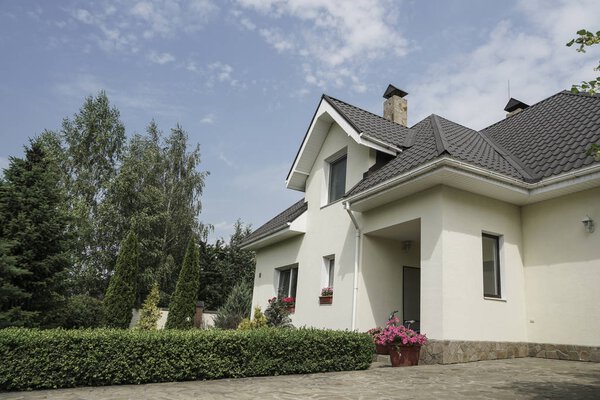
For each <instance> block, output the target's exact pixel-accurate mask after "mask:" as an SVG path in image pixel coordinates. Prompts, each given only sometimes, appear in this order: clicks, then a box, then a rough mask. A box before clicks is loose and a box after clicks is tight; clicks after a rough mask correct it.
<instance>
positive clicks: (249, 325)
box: [238, 306, 267, 330]
mask: <svg viewBox="0 0 600 400" xmlns="http://www.w3.org/2000/svg"><path fill="white" fill-rule="evenodd" d="M266 326H267V317H265V314H263V313H262V311H261V310H260V307H258V306H256V307H254V317H252V320H250V318H244V319H243V320H242V322H240V324H239V325H238V329H241V330H247V329H260V328H264V327H266Z"/></svg>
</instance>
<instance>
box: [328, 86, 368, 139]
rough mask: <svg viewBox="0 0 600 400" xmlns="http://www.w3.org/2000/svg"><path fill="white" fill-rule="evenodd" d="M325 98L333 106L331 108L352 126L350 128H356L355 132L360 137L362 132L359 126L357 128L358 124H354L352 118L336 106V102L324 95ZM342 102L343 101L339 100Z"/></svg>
mask: <svg viewBox="0 0 600 400" xmlns="http://www.w3.org/2000/svg"><path fill="white" fill-rule="evenodd" d="M323 98H324V99H325V100H327V102H328V103H329V104H330V105H331V107H333V109H334V110H335V111H337V112H338V114H340V115H341V116H342V118H344V120H345V121H346V122H347V123H349V124H350V126H352V128H354V130H355V131H356V132H357V133H358V134H359V135H360V134H361V133H362V132H361V130H360V129H359V128H358V126H356V124H355V123H354V122H352V120H351V119H350V118H348V116H347V115H346V114H345V113H344V112H343V111H342V110H341V109H340V108H339V107H338V106H337V104H335V101H333V100H332V98H331V97H329V96H328V95H326V94H323ZM338 101H341V100H338Z"/></svg>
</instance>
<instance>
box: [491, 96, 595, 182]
mask: <svg viewBox="0 0 600 400" xmlns="http://www.w3.org/2000/svg"><path fill="white" fill-rule="evenodd" d="M481 133H482V134H483V135H485V136H487V137H489V138H491V139H492V140H493V141H494V142H496V143H497V144H498V145H499V146H501V147H503V148H504V149H506V150H508V151H509V152H510V153H512V154H513V155H514V157H516V158H517V159H519V160H521V162H522V163H523V164H524V165H525V166H527V168H529V169H530V170H531V171H532V174H533V175H534V178H535V179H536V180H540V179H543V178H547V177H549V176H552V175H557V174H560V173H563V172H567V171H571V170H573V169H577V168H581V167H585V166H587V165H590V164H592V163H593V162H594V158H593V157H592V156H588V155H587V154H586V150H587V149H588V148H589V147H590V144H592V143H598V142H600V96H598V95H595V96H589V95H585V94H573V93H571V92H567V91H564V92H560V93H557V94H555V95H554V96H551V97H549V98H547V99H545V100H542V101H541V102H539V103H537V104H534V105H533V106H530V107H528V108H527V109H525V110H523V111H521V112H520V113H518V114H515V115H513V116H511V117H508V118H506V119H504V120H502V121H500V122H498V123H496V124H494V125H491V126H490V127H488V128H485V129H484V130H482V131H481Z"/></svg>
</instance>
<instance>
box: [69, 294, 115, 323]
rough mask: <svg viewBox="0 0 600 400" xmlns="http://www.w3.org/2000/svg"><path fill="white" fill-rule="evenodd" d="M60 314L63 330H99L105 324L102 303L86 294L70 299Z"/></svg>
mask: <svg viewBox="0 0 600 400" xmlns="http://www.w3.org/2000/svg"><path fill="white" fill-rule="evenodd" d="M60 313H62V314H63V317H62V318H63V322H61V326H62V327H63V328H71V329H72V328H99V327H101V326H102V324H103V323H104V307H102V301H101V300H99V299H97V298H95V297H91V296H87V295H85V294H78V295H74V296H71V297H69V298H68V299H67V301H66V304H65V306H64V308H61V309H60Z"/></svg>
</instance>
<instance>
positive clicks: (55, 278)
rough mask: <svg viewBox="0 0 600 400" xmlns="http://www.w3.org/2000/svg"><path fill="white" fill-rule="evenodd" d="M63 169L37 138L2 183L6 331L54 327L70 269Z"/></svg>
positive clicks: (0, 314)
mask: <svg viewBox="0 0 600 400" xmlns="http://www.w3.org/2000/svg"><path fill="white" fill-rule="evenodd" d="M64 204H65V201H64V195H63V191H62V187H61V184H60V175H59V174H58V165H57V164H56V163H55V162H53V160H52V159H51V157H48V156H47V154H46V151H45V149H44V146H43V143H42V141H41V140H40V139H39V138H37V139H33V140H32V141H31V142H30V145H29V146H28V147H26V148H25V158H24V159H20V158H16V157H12V158H11V159H10V165H9V167H8V168H7V169H6V170H5V172H4V178H2V179H0V327H2V326H34V327H35V326H41V327H51V326H53V325H55V324H54V322H53V320H52V318H53V317H54V315H53V314H52V311H53V310H54V309H55V308H56V305H57V304H58V303H59V302H60V301H61V300H62V282H63V281H64V276H63V275H64V271H65V269H66V268H67V266H68V264H69V254H68V246H69V244H68V236H67V235H66V234H65V231H66V226H67V223H68V217H67V213H66V210H65V207H64Z"/></svg>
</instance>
